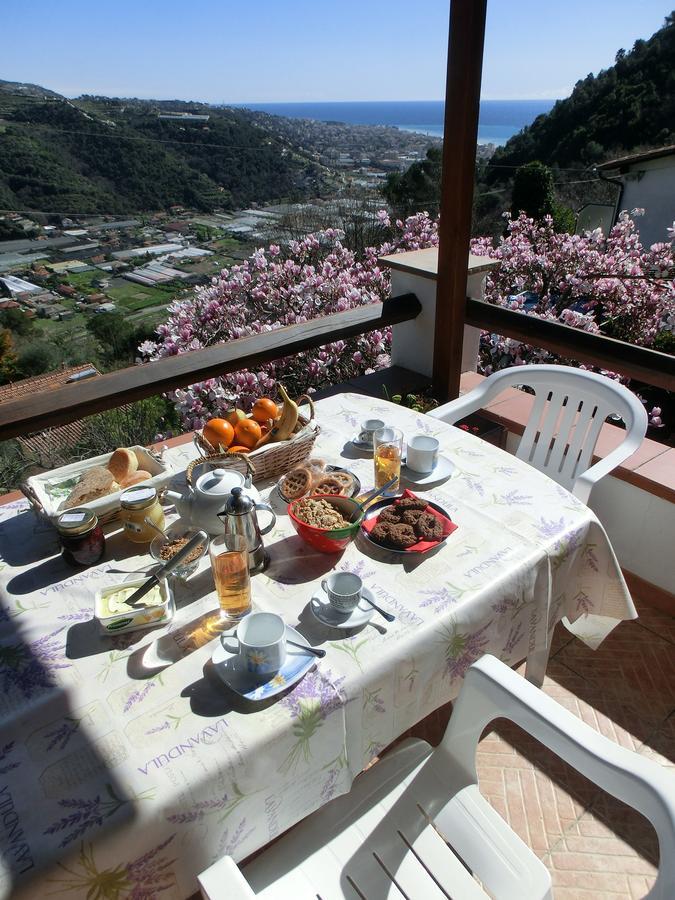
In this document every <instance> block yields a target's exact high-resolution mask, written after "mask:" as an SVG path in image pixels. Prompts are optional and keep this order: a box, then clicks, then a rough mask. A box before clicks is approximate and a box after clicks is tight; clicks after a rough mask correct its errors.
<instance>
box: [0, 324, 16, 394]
mask: <svg viewBox="0 0 675 900" xmlns="http://www.w3.org/2000/svg"><path fill="white" fill-rule="evenodd" d="M16 377H17V359H16V351H15V350H14V344H13V342H12V332H11V331H8V330H7V329H6V328H3V329H1V330H0V384H7V383H8V382H9V381H14V379H15V378H16Z"/></svg>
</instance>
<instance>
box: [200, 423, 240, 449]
mask: <svg viewBox="0 0 675 900" xmlns="http://www.w3.org/2000/svg"><path fill="white" fill-rule="evenodd" d="M202 434H203V435H204V437H205V438H206V440H207V441H208V442H209V444H211V446H212V447H213V448H214V449H215V450H217V449H218V447H229V446H230V444H231V443H232V441H233V440H234V428H233V427H232V426H231V425H230V423H229V422H226V421H225V419H209V421H208V422H207V423H206V425H205V426H204V429H203V431H202Z"/></svg>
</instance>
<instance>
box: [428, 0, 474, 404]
mask: <svg viewBox="0 0 675 900" xmlns="http://www.w3.org/2000/svg"><path fill="white" fill-rule="evenodd" d="M486 7H487V0H451V3H450V35H449V40H448V68H447V77H446V85H445V128H444V137H443V181H442V188H441V214H440V224H439V259H438V282H437V288H436V290H437V297H438V299H437V302H436V310H435V333H434V353H433V382H434V392H435V393H436V395H437V397H438V398H439V399H440V400H441V401H444V400H449V399H454V398H455V397H458V396H459V378H460V375H461V373H462V343H463V339H464V322H465V315H466V286H467V272H468V266H467V263H468V259H469V240H470V237H471V215H472V204H473V185H474V177H475V166H476V140H477V137H478V116H479V111H480V85H481V75H482V69H483V43H484V37H485V15H486ZM474 296H475V295H474Z"/></svg>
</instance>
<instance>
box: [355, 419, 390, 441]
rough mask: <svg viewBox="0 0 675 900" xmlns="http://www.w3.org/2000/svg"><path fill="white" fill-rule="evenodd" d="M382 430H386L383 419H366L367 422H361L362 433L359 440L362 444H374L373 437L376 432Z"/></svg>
mask: <svg viewBox="0 0 675 900" xmlns="http://www.w3.org/2000/svg"><path fill="white" fill-rule="evenodd" d="M380 428H384V422H383V421H382V419H366V420H365V422H361V431H360V432H359V440H360V441H361V443H362V444H372V443H373V435H374V434H375V432H376V431H379V430H380Z"/></svg>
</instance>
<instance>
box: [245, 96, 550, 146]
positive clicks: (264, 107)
mask: <svg viewBox="0 0 675 900" xmlns="http://www.w3.org/2000/svg"><path fill="white" fill-rule="evenodd" d="M554 103H555V100H482V101H481V104H480V119H479V122H478V143H479V144H495V145H496V146H503V145H504V144H505V143H506V142H507V141H508V139H509V138H510V137H513V135H514V134H517V133H518V132H519V131H520V130H521V129H522V128H524V127H525V125H530V124H531V123H532V122H533V121H534V120H535V119H536V118H537V116H539V115H541V114H542V113H547V112H549V110H550V109H552V107H553V104H554ZM236 105H238V106H245V107H246V108H248V109H255V110H261V111H262V112H268V113H272V114H273V115H277V116H287V117H288V118H291V119H316V120H318V121H320V122H343V123H345V124H348V125H391V126H394V127H396V128H400V129H402V130H403V131H415V132H418V133H420V134H428V135H434V136H435V137H443V113H444V108H445V104H444V102H443V101H442V100H390V101H375V100H367V101H361V102H343V103H337V102H334V103H240V104H236Z"/></svg>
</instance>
